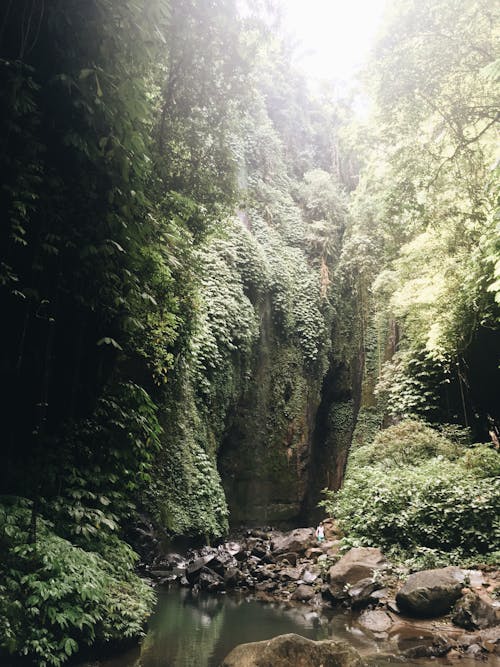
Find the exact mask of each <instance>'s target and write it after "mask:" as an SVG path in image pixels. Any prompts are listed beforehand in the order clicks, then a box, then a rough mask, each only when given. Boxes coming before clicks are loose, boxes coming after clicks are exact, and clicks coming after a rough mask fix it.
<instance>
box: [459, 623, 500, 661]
mask: <svg viewBox="0 0 500 667" xmlns="http://www.w3.org/2000/svg"><path fill="white" fill-rule="evenodd" d="M457 644H459V646H461V647H462V648H463V649H465V648H467V647H468V646H471V645H472V644H479V646H481V647H482V648H483V649H484V650H485V651H486V652H488V653H491V654H493V655H500V625H497V626H495V627H493V628H487V629H486V630H480V631H479V632H474V633H470V634H465V635H462V636H461V637H459V638H458V640H457Z"/></svg>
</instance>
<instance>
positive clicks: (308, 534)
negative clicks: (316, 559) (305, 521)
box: [272, 528, 314, 555]
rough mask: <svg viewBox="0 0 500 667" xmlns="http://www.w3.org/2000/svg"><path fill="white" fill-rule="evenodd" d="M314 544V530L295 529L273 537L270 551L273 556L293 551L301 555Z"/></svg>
mask: <svg viewBox="0 0 500 667" xmlns="http://www.w3.org/2000/svg"><path fill="white" fill-rule="evenodd" d="M313 544H314V530H313V529H312V528H296V529H295V530H292V531H291V532H290V533H284V534H283V535H279V536H278V535H277V536H275V537H273V543H272V551H273V553H274V554H275V555H277V554H285V553H287V552H288V551H294V552H295V553H298V554H303V553H304V552H305V551H307V549H308V548H309V547H311V546H313Z"/></svg>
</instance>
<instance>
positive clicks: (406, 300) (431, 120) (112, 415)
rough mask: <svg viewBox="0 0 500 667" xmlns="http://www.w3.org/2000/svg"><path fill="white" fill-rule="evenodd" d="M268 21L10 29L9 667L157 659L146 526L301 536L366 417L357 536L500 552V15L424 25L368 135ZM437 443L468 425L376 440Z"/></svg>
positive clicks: (201, 2) (62, 5)
mask: <svg viewBox="0 0 500 667" xmlns="http://www.w3.org/2000/svg"><path fill="white" fill-rule="evenodd" d="M247 9H248V11H247V12H246V13H245V18H242V17H241V16H240V14H239V13H238V3H236V2H235V1H234V0H213V1H212V2H209V3H208V2H206V1H205V0H179V1H176V2H169V0H147V1H146V0H120V1H118V0H87V1H86V2H83V3H82V2H80V1H79V0H66V1H65V2H60V1H59V0H17V1H16V2H7V3H4V5H3V6H2V7H1V8H0V84H1V85H0V100H1V102H2V104H1V105H0V120H1V122H2V127H3V128H4V132H3V133H2V135H1V136H0V177H1V183H2V185H1V188H0V211H1V212H2V219H3V220H4V224H2V228H1V230H0V307H1V309H2V315H3V320H4V322H5V325H4V326H2V328H1V331H0V337H1V346H0V368H1V369H2V374H3V377H2V379H3V386H5V387H6V388H8V391H7V392H6V397H5V399H4V402H3V404H2V405H3V408H4V416H3V419H2V425H3V442H4V448H3V458H2V463H3V465H2V467H1V469H0V484H1V490H0V492H1V494H2V496H1V498H0V500H1V502H0V550H1V554H0V555H1V556H2V558H1V559H0V632H1V637H0V660H1V659H3V656H4V655H5V654H10V655H14V656H17V657H25V658H26V659H27V660H28V661H31V662H35V663H37V664H47V665H54V666H56V667H57V665H60V664H62V663H63V662H64V661H65V660H67V659H68V658H69V657H70V656H71V655H73V654H74V653H75V652H76V651H78V650H79V649H80V648H81V647H83V646H86V645H90V644H92V643H93V642H96V641H98V642H102V643H110V642H114V641H116V640H119V639H121V638H124V637H127V638H128V637H137V636H139V635H140V633H141V629H142V627H143V624H144V621H145V619H146V618H147V616H148V614H149V611H150V609H151V606H152V603H153V595H152V593H151V591H150V589H149V588H148V587H147V586H146V585H145V584H144V583H143V582H141V580H140V579H139V578H138V577H137V576H136V575H135V574H134V567H135V565H136V563H137V557H136V556H135V554H134V553H133V551H132V550H131V548H130V547H129V546H128V544H127V543H126V542H125V536H126V535H127V536H129V537H130V536H131V535H132V534H134V531H133V530H131V528H133V526H134V524H136V523H137V521H138V518H141V520H142V519H143V518H144V517H145V518H146V521H147V522H149V521H151V522H152V525H153V527H154V530H155V531H156V536H157V537H158V538H159V540H158V541H162V540H167V541H168V540H169V539H171V538H173V537H174V536H177V535H189V536H191V537H198V538H199V537H203V538H205V539H206V540H210V539H213V538H214V537H219V536H221V535H223V534H225V533H226V532H227V530H228V527H229V519H230V518H232V519H233V520H243V521H244V520H247V518H250V519H251V518H255V517H256V516H258V517H259V519H260V520H262V521H263V520H264V519H265V520H273V521H274V520H279V519H288V520H294V519H296V518H297V517H298V516H299V514H300V512H301V511H303V510H304V507H305V506H306V505H307V503H308V502H309V504H310V505H311V504H312V503H314V502H316V498H315V494H316V492H317V491H318V489H319V488H321V485H324V482H328V483H329V485H330V486H331V487H332V488H337V487H338V486H339V485H340V484H341V482H342V477H343V472H344V465H345V462H346V459H347V452H348V448H349V444H350V442H351V439H352V434H353V430H354V427H355V424H356V419H357V417H358V412H359V418H358V419H357V426H356V430H355V433H354V442H355V445H356V447H355V448H354V449H353V453H352V456H351V460H350V463H349V467H348V476H347V481H346V484H345V486H344V488H343V490H342V491H341V492H340V493H339V495H338V496H335V497H334V498H333V500H332V499H331V498H330V499H329V500H328V502H327V505H328V506H329V507H330V505H329V503H330V502H334V506H335V512H336V513H337V515H338V516H339V518H340V520H341V522H342V523H343V526H344V528H345V529H346V531H347V533H348V539H349V540H351V541H356V540H359V541H361V542H363V543H366V544H374V543H378V544H381V545H383V546H386V547H390V548H394V549H400V550H402V551H403V552H404V553H405V554H406V555H408V554H411V553H413V554H417V555H422V554H423V555H424V556H426V557H427V559H428V561H429V562H430V561H431V559H432V558H434V559H435V560H437V561H438V560H439V559H441V560H447V561H448V560H450V559H453V558H466V557H485V555H486V552H487V551H488V550H492V549H497V548H498V544H497V540H498V524H497V515H498V498H499V489H498V474H499V469H498V452H497V451H496V449H495V448H492V447H490V446H489V445H475V446H471V445H470V438H469V431H467V437H458V438H457V437H455V436H456V435H457V433H458V434H460V433H462V434H463V433H465V432H466V431H464V430H463V429H461V426H465V427H471V429H472V433H473V435H474V439H481V440H487V439H489V438H490V434H489V433H488V432H489V431H490V432H491V433H492V434H493V439H494V438H495V433H496V436H498V420H499V419H500V415H499V414H498V405H497V402H496V396H495V392H494V388H495V387H496V386H497V384H498V379H499V376H498V367H497V365H496V362H493V361H492V359H493V356H494V355H495V354H496V353H497V352H498V345H499V324H500V315H499V294H500V290H499V280H500V276H499V266H500V255H499V244H498V188H497V185H498V183H497V177H498V169H497V168H495V167H494V166H493V165H494V144H493V136H494V134H493V133H494V126H495V122H496V121H497V120H498V105H497V104H496V94H497V88H496V84H497V81H498V54H497V53H496V51H495V48H496V46H495V39H494V31H493V28H492V26H493V25H494V18H495V17H494V10H493V8H492V7H490V5H489V3H488V2H487V0H466V2H462V3H457V2H456V0H440V2H438V3H436V2H432V1H431V0H424V1H422V2H417V0H405V2H401V3H394V6H393V8H392V10H391V11H390V12H389V14H388V18H387V23H386V30H385V34H384V35H382V37H381V40H380V41H379V43H378V46H377V47H376V49H375V52H374V54H373V59H372V65H371V69H370V71H369V76H368V79H369V88H370V89H371V92H372V94H373V100H374V113H373V114H372V117H371V118H370V120H368V121H367V123H366V126H364V125H363V124H362V123H360V122H350V121H351V120H352V119H351V116H353V112H352V110H351V109H350V108H349V105H348V104H347V103H345V102H342V101H341V100H339V96H338V92H337V91H335V90H333V89H331V88H330V87H328V86H325V87H324V88H323V89H322V92H320V93H319V92H318V93H317V94H312V93H311V92H310V91H309V89H308V85H307V82H306V80H305V79H304V77H303V76H302V75H301V74H300V73H298V72H297V71H296V69H295V68H294V66H293V65H292V64H291V63H292V61H293V58H292V51H293V49H292V48H291V46H290V45H289V44H288V43H287V41H286V40H284V39H282V38H281V37H279V36H276V35H274V34H271V31H270V30H269V26H268V23H266V21H265V20H263V18H262V16H260V15H259V9H258V7H257V9H256V10H255V11H252V10H251V9H250V8H247ZM396 72H397V76H396V75H395V73H396ZM358 172H360V173H358ZM360 406H361V410H360V411H359V408H360ZM415 416H420V417H424V418H426V419H429V420H432V421H434V422H446V423H448V422H450V423H449V424H448V425H441V428H440V430H439V431H437V430H433V429H431V428H429V427H428V426H425V425H423V424H422V423H421V422H420V421H417V420H415V419H412V420H406V421H403V422H401V423H400V424H398V425H396V426H393V427H392V428H390V429H388V430H386V431H384V432H381V433H380V434H378V435H375V434H376V433H377V431H378V430H379V428H380V427H381V426H382V425H387V424H388V423H390V422H391V420H392V421H395V422H397V421H398V420H400V419H401V418H404V417H415ZM374 437H375V439H374ZM308 482H309V486H310V487H311V488H310V489H309V490H307V489H306V488H305V487H306V485H307V483H308ZM467 494H469V495H470V497H472V498H473V502H468V501H467ZM308 496H309V497H308ZM230 508H231V509H232V512H233V515H232V517H230V516H229V510H230ZM443 554H444V555H443Z"/></svg>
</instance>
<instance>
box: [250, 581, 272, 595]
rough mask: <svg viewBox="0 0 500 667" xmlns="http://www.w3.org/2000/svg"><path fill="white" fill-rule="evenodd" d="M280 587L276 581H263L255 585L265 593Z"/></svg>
mask: <svg viewBox="0 0 500 667" xmlns="http://www.w3.org/2000/svg"><path fill="white" fill-rule="evenodd" d="M277 588H278V584H277V583H276V582H275V581H261V582H260V583H259V584H256V585H255V589H256V590H257V591H261V592H264V593H271V592H272V591H275V590H276V589H277Z"/></svg>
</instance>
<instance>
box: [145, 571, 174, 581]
mask: <svg viewBox="0 0 500 667" xmlns="http://www.w3.org/2000/svg"><path fill="white" fill-rule="evenodd" d="M150 574H151V576H152V577H154V578H155V579H163V578H164V577H169V576H170V575H171V574H172V572H171V571H170V570H151V572H150Z"/></svg>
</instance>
